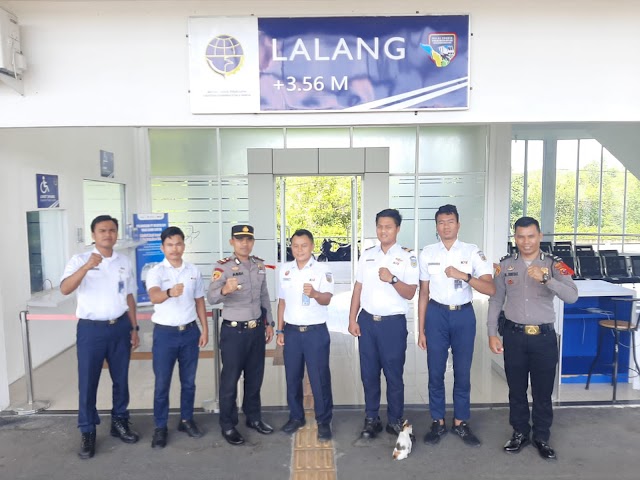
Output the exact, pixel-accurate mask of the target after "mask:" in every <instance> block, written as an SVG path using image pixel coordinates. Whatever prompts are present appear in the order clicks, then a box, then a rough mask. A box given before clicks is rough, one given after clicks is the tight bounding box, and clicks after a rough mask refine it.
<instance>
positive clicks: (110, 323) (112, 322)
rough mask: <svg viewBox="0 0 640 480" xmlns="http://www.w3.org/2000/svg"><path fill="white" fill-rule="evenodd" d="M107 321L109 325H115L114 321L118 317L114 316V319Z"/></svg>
mask: <svg viewBox="0 0 640 480" xmlns="http://www.w3.org/2000/svg"><path fill="white" fill-rule="evenodd" d="M107 321H108V322H109V325H115V324H116V322H117V321H118V319H117V318H114V319H112V320H107Z"/></svg>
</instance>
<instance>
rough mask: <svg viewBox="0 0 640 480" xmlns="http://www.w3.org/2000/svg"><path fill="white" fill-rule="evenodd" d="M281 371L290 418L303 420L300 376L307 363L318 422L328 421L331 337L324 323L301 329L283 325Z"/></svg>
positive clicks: (329, 408)
mask: <svg viewBox="0 0 640 480" xmlns="http://www.w3.org/2000/svg"><path fill="white" fill-rule="evenodd" d="M284 339H285V343H284V370H285V374H286V378H287V403H288V404H289V412H290V413H289V418H292V419H296V420H303V419H304V405H303V393H302V379H303V377H304V367H305V365H306V366H307V374H308V375H309V383H310V384H311V391H312V393H313V404H314V409H315V414H316V421H317V422H318V423H330V422H331V419H332V417H333V394H332V392H331V370H330V368H329V354H330V349H331V337H330V335H329V330H328V329H327V324H326V323H323V324H320V325H311V326H309V327H307V330H306V331H304V332H301V331H300V329H299V328H298V327H296V326H295V325H289V324H287V325H285V327H284Z"/></svg>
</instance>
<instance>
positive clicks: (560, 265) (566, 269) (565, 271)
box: [549, 255, 575, 276]
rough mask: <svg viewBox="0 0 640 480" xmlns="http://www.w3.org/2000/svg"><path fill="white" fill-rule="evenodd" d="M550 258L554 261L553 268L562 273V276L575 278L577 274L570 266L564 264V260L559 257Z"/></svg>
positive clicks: (552, 256)
mask: <svg viewBox="0 0 640 480" xmlns="http://www.w3.org/2000/svg"><path fill="white" fill-rule="evenodd" d="M549 256H550V257H551V258H552V259H553V267H554V268H555V269H556V270H558V272H560V275H571V276H573V275H574V274H575V272H574V271H573V269H572V268H571V267H570V266H569V265H567V264H566V263H564V261H563V260H562V258H560V257H558V256H556V255H549Z"/></svg>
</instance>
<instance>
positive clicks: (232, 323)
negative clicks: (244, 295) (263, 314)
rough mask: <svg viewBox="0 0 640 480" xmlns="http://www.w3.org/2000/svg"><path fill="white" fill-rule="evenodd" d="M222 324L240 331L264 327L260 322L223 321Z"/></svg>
mask: <svg viewBox="0 0 640 480" xmlns="http://www.w3.org/2000/svg"><path fill="white" fill-rule="evenodd" d="M222 324H223V325H224V326H225V327H229V328H236V329H238V330H245V329H248V330H253V329H254V328H257V327H259V326H260V325H262V322H261V321H260V320H249V321H247V322H238V321H236V320H223V321H222Z"/></svg>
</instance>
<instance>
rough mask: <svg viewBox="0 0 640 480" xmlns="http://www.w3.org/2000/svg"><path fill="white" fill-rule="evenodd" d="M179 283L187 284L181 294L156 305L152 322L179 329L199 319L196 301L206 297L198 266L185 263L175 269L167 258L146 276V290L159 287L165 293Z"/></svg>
mask: <svg viewBox="0 0 640 480" xmlns="http://www.w3.org/2000/svg"><path fill="white" fill-rule="evenodd" d="M178 283H182V284H184V290H183V292H182V295H180V296H179V297H171V298H168V299H166V300H165V301H164V302H162V303H157V304H155V305H154V306H153V315H152V316H151V321H152V322H153V323H157V324H158V325H168V326H170V327H179V326H180V325H186V324H187V323H191V322H193V321H194V320H196V319H197V318H198V314H197V312H196V302H195V299H196V298H202V297H204V283H203V282H202V275H201V274H200V270H198V269H197V268H196V267H195V265H193V264H191V263H188V262H185V261H183V262H182V265H181V266H180V267H178V268H175V267H173V266H172V265H171V263H169V261H168V260H167V259H166V258H165V259H164V260H163V261H162V262H160V263H159V264H157V265H155V266H154V267H153V268H152V269H151V270H149V273H148V274H147V290H150V289H151V288H152V287H159V288H160V290H162V291H163V292H166V291H167V289H169V288H172V287H173V286H175V285H177V284H178Z"/></svg>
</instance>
